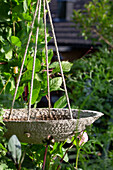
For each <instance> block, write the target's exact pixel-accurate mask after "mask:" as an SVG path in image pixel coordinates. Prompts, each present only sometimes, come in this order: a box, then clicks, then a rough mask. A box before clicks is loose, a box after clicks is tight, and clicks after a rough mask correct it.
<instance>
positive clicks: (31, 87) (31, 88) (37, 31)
mask: <svg viewBox="0 0 113 170" xmlns="http://www.w3.org/2000/svg"><path fill="white" fill-rule="evenodd" d="M40 14H41V0H39V11H38V27H37V30H36V40H35V51H34V59H33V69H32V78H31V86H30V98H29V110H28V120H29V119H30V111H31V100H32V93H33V80H34V74H35V63H36V54H37V43H38V34H39V23H40Z"/></svg>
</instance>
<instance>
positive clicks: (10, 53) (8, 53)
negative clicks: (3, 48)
mask: <svg viewBox="0 0 113 170" xmlns="http://www.w3.org/2000/svg"><path fill="white" fill-rule="evenodd" d="M5 58H6V59H8V60H9V59H11V58H12V49H10V51H8V52H7V53H5Z"/></svg>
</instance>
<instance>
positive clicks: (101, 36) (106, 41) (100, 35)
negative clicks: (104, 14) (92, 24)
mask: <svg viewBox="0 0 113 170" xmlns="http://www.w3.org/2000/svg"><path fill="white" fill-rule="evenodd" d="M93 32H95V33H96V34H97V35H98V36H99V37H100V38H101V39H102V40H104V41H105V43H106V44H108V45H109V46H110V47H111V48H113V45H112V44H111V43H110V42H109V41H108V40H107V39H106V38H105V37H103V35H102V34H100V33H99V32H98V31H97V30H96V29H93Z"/></svg>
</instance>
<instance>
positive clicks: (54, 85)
mask: <svg viewBox="0 0 113 170" xmlns="http://www.w3.org/2000/svg"><path fill="white" fill-rule="evenodd" d="M61 85H62V77H56V78H53V79H52V80H51V81H50V91H56V90H58V89H59V87H60V86H61Z"/></svg>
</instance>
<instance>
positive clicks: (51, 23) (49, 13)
mask: <svg viewBox="0 0 113 170" xmlns="http://www.w3.org/2000/svg"><path fill="white" fill-rule="evenodd" d="M46 4H47V10H48V15H49V20H50V25H51V29H52V34H53V38H54V43H55V48H56V53H57V56H58V61H59V66H60V71H61V75H62V80H63V84H64V90H65V94H66V99H67V103H68V107H69V112H70V116H71V119H73V116H72V111H71V107H70V102H69V97H68V93H67V88H66V83H65V78H64V74H63V69H62V65H61V60H60V54H59V50H58V45H57V41H56V35H55V31H54V27H53V22H52V17H51V12H50V8H49V4H48V1H47V0H46Z"/></svg>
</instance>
